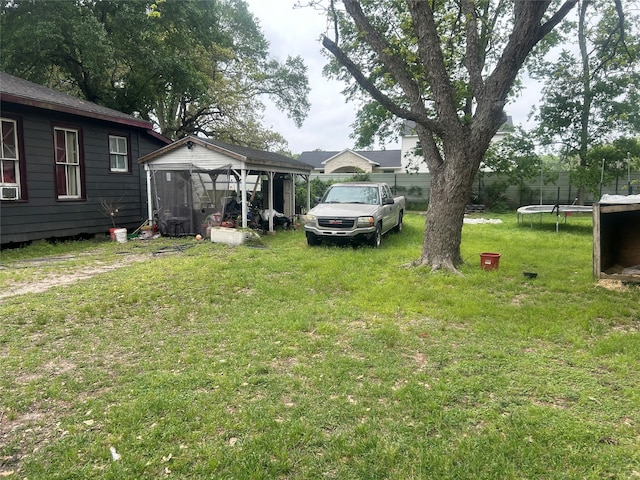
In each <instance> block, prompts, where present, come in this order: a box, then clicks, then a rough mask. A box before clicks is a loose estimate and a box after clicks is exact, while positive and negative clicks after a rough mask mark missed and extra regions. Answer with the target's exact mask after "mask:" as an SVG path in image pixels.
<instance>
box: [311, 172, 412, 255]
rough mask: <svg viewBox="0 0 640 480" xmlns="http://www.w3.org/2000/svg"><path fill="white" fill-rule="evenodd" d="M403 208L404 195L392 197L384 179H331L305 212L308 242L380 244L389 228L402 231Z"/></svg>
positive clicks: (373, 245) (377, 245)
mask: <svg viewBox="0 0 640 480" xmlns="http://www.w3.org/2000/svg"><path fill="white" fill-rule="evenodd" d="M404 209H405V199H404V197H402V196H399V197H394V196H393V195H392V193H391V189H390V188H389V185H387V184H386V183H374V182H357V183H356V182H354V183H334V184H333V185H331V186H330V187H329V189H328V190H327V191H326V193H325V194H324V196H323V197H322V199H321V200H320V203H319V204H318V205H316V206H315V207H313V208H312V209H311V210H309V213H307V216H306V222H305V225H304V230H305V234H306V236H307V243H308V244H309V245H317V244H319V243H320V241H322V240H332V241H336V242H337V241H342V242H362V241H364V242H366V243H368V244H369V245H371V246H372V247H379V246H380V242H381V239H382V235H384V234H385V233H387V232H388V231H389V230H391V229H394V230H395V231H396V232H400V231H402V217H403V215H404Z"/></svg>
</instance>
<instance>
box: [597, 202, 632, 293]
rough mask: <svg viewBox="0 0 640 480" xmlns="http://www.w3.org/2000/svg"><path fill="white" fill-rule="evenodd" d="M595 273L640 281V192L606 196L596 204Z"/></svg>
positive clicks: (609, 277)
mask: <svg viewBox="0 0 640 480" xmlns="http://www.w3.org/2000/svg"><path fill="white" fill-rule="evenodd" d="M593 273H594V276H595V277H596V278H601V279H602V278H606V279H613V280H621V281H624V282H638V283H640V195H627V196H622V195H604V196H603V197H602V199H601V200H600V202H599V203H597V204H595V205H594V206H593Z"/></svg>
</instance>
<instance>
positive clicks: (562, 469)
mask: <svg viewBox="0 0 640 480" xmlns="http://www.w3.org/2000/svg"><path fill="white" fill-rule="evenodd" d="M485 217H488V214H485ZM491 218H500V219H502V220H503V223H502V224H480V225H465V226H464V228H463V245H462V253H463V257H464V258H465V261H466V263H465V265H464V266H463V267H462V272H463V274H464V276H456V275H451V274H446V273H442V272H440V273H435V274H434V273H430V272H429V271H427V270H426V269H420V268H407V267H405V266H404V265H405V264H407V263H408V262H410V261H412V260H415V259H416V258H418V256H419V254H420V249H421V243H422V231H423V222H424V217H422V216H420V215H418V214H409V215H407V216H406V218H405V230H404V232H403V233H402V234H400V235H397V234H390V235H387V236H385V237H384V238H383V242H382V247H381V248H380V249H371V248H350V247H335V246H321V247H315V248H310V247H308V246H307V245H306V242H305V239H304V233H303V232H302V231H301V230H298V231H292V232H278V233H277V235H274V236H268V237H265V238H264V239H263V244H262V245H250V246H242V247H236V248H233V247H227V246H224V245H218V244H212V243H210V242H207V241H205V242H196V241H195V240H193V239H191V238H183V239H160V240H157V241H135V242H134V241H130V242H128V243H126V244H117V243H109V242H77V243H72V244H60V245H47V244H40V245H34V246H31V247H28V248H25V249H21V250H7V251H3V252H2V259H1V262H0V285H1V288H2V289H1V290H0V292H2V291H4V292H7V291H10V290H11V289H14V292H17V291H23V292H25V293H23V294H20V295H12V296H8V295H7V296H5V297H4V298H0V322H1V323H0V327H1V328H0V368H1V372H2V375H1V376H0V477H8V478H16V479H17V478H20V479H23V478H28V479H29V480H35V479H88V478H92V479H118V480H121V479H143V478H145V479H146V478H154V479H155V478H184V479H187V478H189V479H190V478H205V479H206V478H211V479H315V478H317V479H331V478H334V479H378V478H379V479H403V480H404V479H426V478H429V479H480V478H481V479H596V478H597V479H602V478H616V479H633V478H640V369H639V365H640V333H639V332H638V328H639V326H640V320H639V319H640V288H639V287H638V286H637V285H615V284H614V285H608V284H604V283H602V282H596V281H595V280H594V279H593V277H592V273H591V271H592V258H591V248H592V231H591V219H590V218H589V217H571V218H569V220H568V222H567V224H566V225H561V226H560V231H559V232H556V231H555V222H554V218H555V217H552V216H551V215H547V216H545V217H543V221H542V223H541V224H538V223H534V225H533V228H531V227H530V226H529V224H528V223H527V224H526V225H518V224H517V222H516V215H515V213H514V214H509V215H491ZM485 251H492V252H499V253H501V255H502V256H501V258H500V268H499V269H498V270H495V271H485V270H482V269H481V268H480V257H479V254H480V252H485ZM113 266H121V268H117V269H113V268H112V267H113ZM523 271H534V272H537V273H538V277H537V278H536V279H534V280H531V279H527V278H525V277H524V276H523V274H522V272H523ZM65 279H66V280H65ZM71 280H73V281H71ZM47 282H49V283H48V285H49V286H50V288H47V289H44V288H43V289H40V290H38V289H32V291H29V289H28V288H26V289H25V290H19V289H18V290H16V286H20V285H22V286H28V285H47ZM65 282H67V283H65ZM51 285H54V286H51ZM607 287H608V288H607ZM26 292H28V293H26Z"/></svg>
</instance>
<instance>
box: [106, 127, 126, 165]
mask: <svg viewBox="0 0 640 480" xmlns="http://www.w3.org/2000/svg"><path fill="white" fill-rule="evenodd" d="M122 146H124V151H123V150H122V149H121V147H122ZM114 147H115V148H114ZM109 171H111V172H115V173H128V172H129V138H127V137H124V136H122V135H109Z"/></svg>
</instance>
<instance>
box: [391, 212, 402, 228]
mask: <svg viewBox="0 0 640 480" xmlns="http://www.w3.org/2000/svg"><path fill="white" fill-rule="evenodd" d="M393 231H394V232H396V233H400V232H402V212H400V213H399V214H398V224H397V225H396V226H395V227H393Z"/></svg>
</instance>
